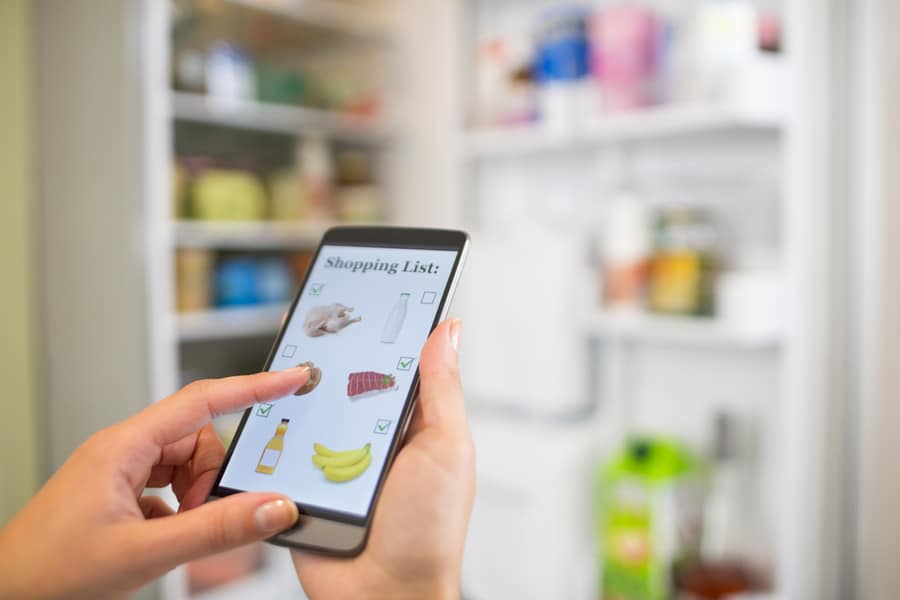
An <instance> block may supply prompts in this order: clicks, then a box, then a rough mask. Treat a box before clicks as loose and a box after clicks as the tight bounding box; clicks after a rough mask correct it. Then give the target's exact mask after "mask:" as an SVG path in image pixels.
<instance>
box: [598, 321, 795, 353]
mask: <svg viewBox="0 0 900 600" xmlns="http://www.w3.org/2000/svg"><path fill="white" fill-rule="evenodd" d="M585 327H586V329H587V331H588V333H589V334H590V335H591V336H593V337H596V338H598V339H603V340H608V341H617V342H634V343H642V344H666V345H673V344H674V345H682V346H694V347H714V348H732V349H736V350H764V349H772V348H777V347H778V346H779V345H780V344H781V342H782V334H781V332H780V331H778V330H777V329H775V328H771V327H770V328H758V329H749V328H746V329H741V328H737V327H735V326H733V325H730V324H728V323H724V322H721V321H718V320H716V319H714V318H702V317H668V316H657V315H646V314H627V315H625V314H623V315H619V314H612V313H604V312H598V313H596V314H594V315H591V316H590V317H588V318H587V319H586V324H585Z"/></svg>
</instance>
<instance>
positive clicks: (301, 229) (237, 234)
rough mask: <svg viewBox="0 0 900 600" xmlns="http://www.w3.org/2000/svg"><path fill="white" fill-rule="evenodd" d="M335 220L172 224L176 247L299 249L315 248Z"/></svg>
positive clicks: (186, 222) (188, 222) (333, 224)
mask: <svg viewBox="0 0 900 600" xmlns="http://www.w3.org/2000/svg"><path fill="white" fill-rule="evenodd" d="M337 224H338V223H337V222H336V221H307V222H296V223H288V222H273V221H245V222H229V221H179V222H176V223H175V225H174V229H175V244H176V246H178V247H179V248H216V249H223V250H267V249H287V250H289V249H301V250H311V249H313V248H315V247H316V244H318V243H319V240H321V239H322V236H323V235H324V234H325V232H326V231H327V230H328V229H329V228H331V227H334V226H335V225H337Z"/></svg>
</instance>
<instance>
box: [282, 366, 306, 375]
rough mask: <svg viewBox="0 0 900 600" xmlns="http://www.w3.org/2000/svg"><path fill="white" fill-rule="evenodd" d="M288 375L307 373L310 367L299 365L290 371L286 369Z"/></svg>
mask: <svg viewBox="0 0 900 600" xmlns="http://www.w3.org/2000/svg"><path fill="white" fill-rule="evenodd" d="M285 371H287V372H288V373H306V372H308V371H309V367H308V366H306V365H297V366H296V367H291V368H290V369H285Z"/></svg>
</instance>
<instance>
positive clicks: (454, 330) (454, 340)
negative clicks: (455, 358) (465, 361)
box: [450, 319, 462, 352]
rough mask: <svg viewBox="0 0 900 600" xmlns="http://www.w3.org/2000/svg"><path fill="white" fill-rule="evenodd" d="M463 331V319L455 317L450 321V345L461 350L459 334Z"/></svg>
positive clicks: (456, 349)
mask: <svg viewBox="0 0 900 600" xmlns="http://www.w3.org/2000/svg"><path fill="white" fill-rule="evenodd" d="M461 332H462V321H460V320H459V319H453V320H452V321H450V345H451V346H453V349H454V350H455V351H457V352H459V334H460V333H461Z"/></svg>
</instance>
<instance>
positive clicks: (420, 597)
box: [375, 581, 461, 600]
mask: <svg viewBox="0 0 900 600" xmlns="http://www.w3.org/2000/svg"><path fill="white" fill-rule="evenodd" d="M375 598H378V599H379V600H381V599H385V600H387V599H390V600H460V598H461V594H460V585H459V582H458V581H429V582H422V583H417V584H412V583H410V584H401V585H397V586H396V587H395V588H394V589H388V590H383V593H381V592H379V593H378V594H376V595H375Z"/></svg>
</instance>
